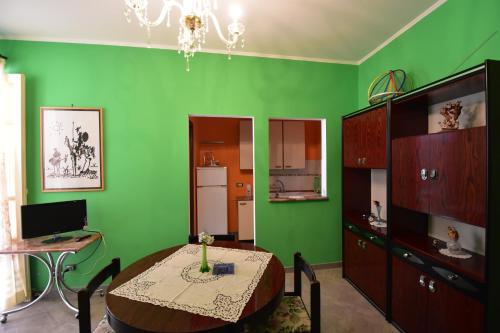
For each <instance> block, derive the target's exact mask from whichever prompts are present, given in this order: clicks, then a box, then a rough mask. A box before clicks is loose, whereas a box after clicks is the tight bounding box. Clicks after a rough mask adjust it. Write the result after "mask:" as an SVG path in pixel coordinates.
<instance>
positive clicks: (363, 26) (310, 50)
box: [0, 0, 446, 63]
mask: <svg viewBox="0 0 500 333" xmlns="http://www.w3.org/2000/svg"><path fill="white" fill-rule="evenodd" d="M445 1H446V0H306V1H304V0H218V2H219V10H218V17H219V19H220V21H221V25H222V26H223V27H225V26H227V24H228V23H229V15H228V7H229V4H231V3H238V4H239V5H240V6H241V7H242V8H243V13H244V14H243V17H242V21H243V22H244V23H245V25H246V27H247V30H246V33H245V36H244V37H245V41H246V43H245V48H244V49H242V50H240V51H242V52H236V53H239V54H247V55H259V56H268V57H278V58H288V59H304V60H312V61H325V62H341V63H342V62H346V63H359V62H361V61H363V60H364V59H365V58H366V57H367V56H369V55H370V54H372V53H373V52H374V51H376V50H377V49H378V48H379V47H380V46H381V45H384V44H385V43H387V42H388V41H390V40H392V39H393V38H394V37H395V36H397V35H399V34H400V33H401V32H402V31H404V30H406V29H407V28H408V27H410V26H412V25H413V24H415V23H416V22H417V21H418V20H420V19H421V18H423V17H424V16H425V15H427V14H428V13H430V12H431V11H432V10H434V9H435V8H437V7H438V6H439V5H441V4H442V3H444V2H445ZM149 2H150V6H151V9H150V11H149V12H150V13H151V16H152V17H155V14H156V15H157V13H158V12H159V11H158V8H160V4H161V3H162V0H149ZM124 9H125V4H124V1H123V0H0V38H4V39H5V38H9V39H27V40H45V41H67V42H79V43H92V44H111V45H130V46H143V47H145V46H147V34H146V31H145V29H142V28H140V27H139V24H138V23H137V20H135V17H134V18H133V20H132V23H130V24H129V23H127V21H126V20H125V17H124V15H123V10H124ZM155 9H156V10H155ZM177 17H178V13H177V12H176V13H175V14H174V15H173V16H172V18H177ZM174 22H176V20H172V23H174ZM177 31H178V30H177V27H176V25H175V24H173V25H172V27H171V28H167V27H166V26H165V25H161V26H159V27H157V28H154V29H152V38H151V43H152V46H153V47H158V48H174V49H176V46H175V45H176V41H177ZM209 36H210V37H209V38H208V40H207V45H206V47H205V49H206V50H208V51H211V52H225V48H224V45H223V44H222V42H221V41H220V40H219V39H218V38H217V37H214V32H213V31H212V32H211V33H209Z"/></svg>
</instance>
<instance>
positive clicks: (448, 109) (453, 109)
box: [439, 101, 463, 131]
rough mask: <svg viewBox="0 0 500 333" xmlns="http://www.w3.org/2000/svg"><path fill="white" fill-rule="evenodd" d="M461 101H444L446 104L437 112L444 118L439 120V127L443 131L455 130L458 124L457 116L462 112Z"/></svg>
mask: <svg viewBox="0 0 500 333" xmlns="http://www.w3.org/2000/svg"><path fill="white" fill-rule="evenodd" d="M462 109H463V106H462V101H456V102H455V103H446V105H445V106H444V107H443V108H442V109H441V112H439V113H440V114H441V115H442V116H443V117H444V120H443V121H440V122H439V125H440V126H441V129H442V130H443V131H449V130H456V129H458V126H459V121H458V117H460V114H461V113H462Z"/></svg>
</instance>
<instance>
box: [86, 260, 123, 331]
mask: <svg viewBox="0 0 500 333" xmlns="http://www.w3.org/2000/svg"><path fill="white" fill-rule="evenodd" d="M118 273H120V258H114V259H113V260H112V261H111V263H110V264H109V265H107V266H106V267H104V268H103V269H101V271H100V272H99V273H97V275H96V276H94V277H93V278H92V279H91V280H90V281H89V283H88V284H87V286H86V287H85V288H83V289H81V290H79V291H78V324H79V326H80V333H90V332H91V321H90V297H91V296H92V294H93V293H94V292H95V291H96V289H97V288H99V286H100V285H101V284H103V283H104V281H106V280H107V279H108V278H109V277H111V278H113V279H114V278H115V277H116V276H117V275H118Z"/></svg>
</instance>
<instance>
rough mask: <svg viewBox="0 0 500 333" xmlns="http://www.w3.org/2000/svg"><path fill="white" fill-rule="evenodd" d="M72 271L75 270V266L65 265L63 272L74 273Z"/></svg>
mask: <svg viewBox="0 0 500 333" xmlns="http://www.w3.org/2000/svg"><path fill="white" fill-rule="evenodd" d="M74 270H76V265H75V264H73V265H66V266H65V267H64V272H71V271H74Z"/></svg>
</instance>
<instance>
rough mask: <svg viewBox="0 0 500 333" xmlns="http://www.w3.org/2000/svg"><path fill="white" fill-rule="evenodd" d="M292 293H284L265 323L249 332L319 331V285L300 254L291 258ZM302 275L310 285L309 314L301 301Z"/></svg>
mask: <svg viewBox="0 0 500 333" xmlns="http://www.w3.org/2000/svg"><path fill="white" fill-rule="evenodd" d="M293 259H294V260H293V273H294V274H293V285H294V288H293V291H291V292H285V297H283V300H282V301H281V304H280V305H279V306H278V308H277V309H276V310H275V311H274V312H273V314H271V316H270V317H269V318H268V320H267V321H266V322H265V323H262V324H259V325H258V326H257V327H253V328H252V329H251V330H250V331H251V332H258V333H261V332H265V333H275V332H290V333H292V332H311V333H320V331H321V298H320V283H319V281H318V280H316V274H314V271H313V269H312V267H311V265H309V264H308V263H307V262H306V261H305V260H304V258H303V257H302V255H301V254H300V252H297V253H295V254H294V257H293ZM302 272H303V273H304V274H305V275H306V277H307V278H308V280H309V282H310V285H311V295H310V297H311V303H310V304H311V312H310V313H309V312H308V311H307V309H306V307H305V305H304V301H303V300H302V274H301V273H302Z"/></svg>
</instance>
